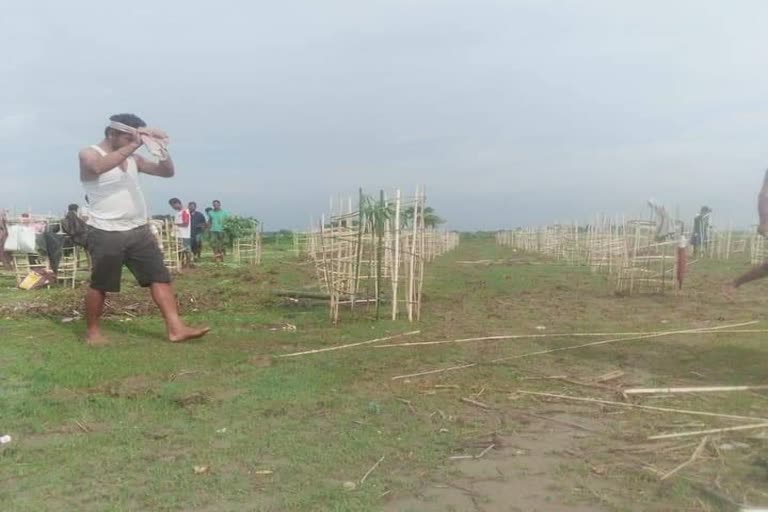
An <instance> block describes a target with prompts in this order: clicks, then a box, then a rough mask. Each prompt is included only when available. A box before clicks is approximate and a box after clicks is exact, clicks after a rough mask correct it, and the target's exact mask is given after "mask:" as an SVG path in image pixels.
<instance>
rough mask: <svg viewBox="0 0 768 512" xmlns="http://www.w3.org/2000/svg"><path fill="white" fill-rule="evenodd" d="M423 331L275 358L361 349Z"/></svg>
mask: <svg viewBox="0 0 768 512" xmlns="http://www.w3.org/2000/svg"><path fill="white" fill-rule="evenodd" d="M419 333H421V331H411V332H405V333H402V334H395V335H394V336H387V337H386V338H377V339H375V340H368V341H360V342H358V343H349V344H347V345H336V346H334V347H326V348H318V349H316V350H305V351H304V352H294V353H292V354H282V355H278V356H275V357H296V356H303V355H307V354H319V353H320V352H331V351H333V350H342V349H345V348H352V347H359V346H361V345H369V344H371V343H378V342H380V341H386V340H391V339H393V338H399V337H401V336H413V335H415V334H419Z"/></svg>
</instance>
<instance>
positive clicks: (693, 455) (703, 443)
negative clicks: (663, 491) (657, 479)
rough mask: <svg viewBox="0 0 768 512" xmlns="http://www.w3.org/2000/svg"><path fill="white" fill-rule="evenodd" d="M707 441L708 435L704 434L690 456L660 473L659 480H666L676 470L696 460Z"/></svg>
mask: <svg viewBox="0 0 768 512" xmlns="http://www.w3.org/2000/svg"><path fill="white" fill-rule="evenodd" d="M708 441H709V437H708V436H704V438H702V440H701V442H700V443H699V446H697V447H696V449H695V450H694V451H693V453H692V454H691V458H690V459H688V460H687V461H685V462H683V463H682V464H680V465H679V466H677V467H676V468H675V469H673V470H671V471H669V472H668V473H665V474H664V475H662V477H661V480H666V479H667V478H669V477H671V476H672V475H674V474H675V473H677V472H678V471H680V470H682V469H684V468H686V467H688V466H690V465H691V464H693V463H694V462H696V459H698V458H699V456H701V453H702V452H703V451H704V448H705V447H706V446H707V442H708Z"/></svg>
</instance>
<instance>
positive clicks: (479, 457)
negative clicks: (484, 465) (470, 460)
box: [475, 444, 496, 459]
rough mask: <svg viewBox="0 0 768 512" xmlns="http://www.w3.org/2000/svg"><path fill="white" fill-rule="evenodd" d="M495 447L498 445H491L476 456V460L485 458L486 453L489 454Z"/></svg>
mask: <svg viewBox="0 0 768 512" xmlns="http://www.w3.org/2000/svg"><path fill="white" fill-rule="evenodd" d="M495 447H496V445H495V444H491V445H489V446H488V447H487V448H486V449H485V450H483V451H481V452H480V453H478V454H477V455H476V456H475V458H476V459H482V458H483V457H485V454H486V453H488V452H489V451H491V450H493V449H494V448H495Z"/></svg>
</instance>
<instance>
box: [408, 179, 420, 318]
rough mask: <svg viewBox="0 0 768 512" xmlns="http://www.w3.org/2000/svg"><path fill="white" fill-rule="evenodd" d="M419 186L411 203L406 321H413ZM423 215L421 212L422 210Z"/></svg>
mask: <svg viewBox="0 0 768 512" xmlns="http://www.w3.org/2000/svg"><path fill="white" fill-rule="evenodd" d="M418 197H419V187H418V186H416V201H415V203H414V205H413V219H412V224H413V233H412V234H411V257H410V261H409V264H408V321H409V322H413V306H414V298H415V295H414V282H413V279H414V273H415V270H416V267H415V264H416V231H417V229H418V224H419V220H418V219H419V201H418ZM422 215H423V212H422Z"/></svg>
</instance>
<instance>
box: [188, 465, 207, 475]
mask: <svg viewBox="0 0 768 512" xmlns="http://www.w3.org/2000/svg"><path fill="white" fill-rule="evenodd" d="M192 469H193V470H194V472H195V474H196V475H204V474H206V473H209V472H210V471H211V467H210V466H195V467H194V468H192Z"/></svg>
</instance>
